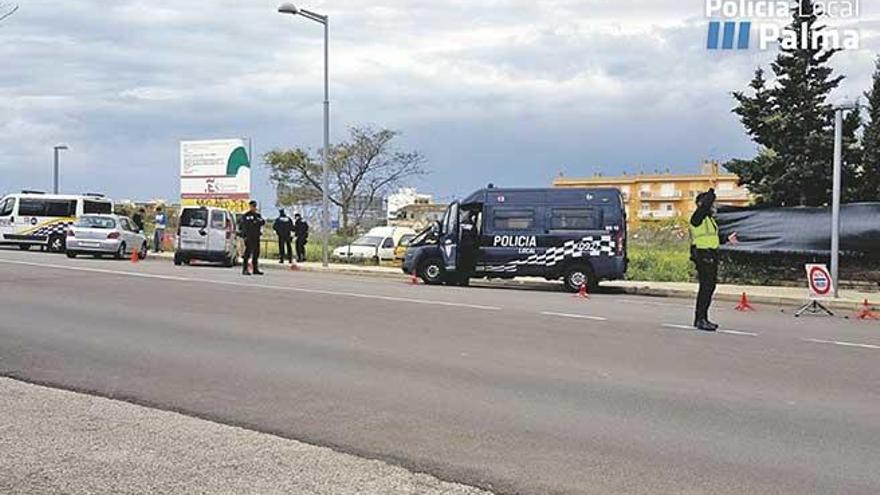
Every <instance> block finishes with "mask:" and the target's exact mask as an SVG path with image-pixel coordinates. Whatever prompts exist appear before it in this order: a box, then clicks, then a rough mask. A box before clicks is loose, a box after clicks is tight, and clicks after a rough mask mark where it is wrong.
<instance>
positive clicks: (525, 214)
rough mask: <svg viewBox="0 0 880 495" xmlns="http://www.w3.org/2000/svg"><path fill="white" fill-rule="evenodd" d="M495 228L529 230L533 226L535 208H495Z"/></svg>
mask: <svg viewBox="0 0 880 495" xmlns="http://www.w3.org/2000/svg"><path fill="white" fill-rule="evenodd" d="M494 216H495V219H494V222H493V227H494V228H495V230H529V229H533V228H534V227H535V210H533V209H531V208H496V209H495V215H494Z"/></svg>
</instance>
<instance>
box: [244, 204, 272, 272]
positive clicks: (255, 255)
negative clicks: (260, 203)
mask: <svg viewBox="0 0 880 495" xmlns="http://www.w3.org/2000/svg"><path fill="white" fill-rule="evenodd" d="M264 225H266V221H265V220H263V216H262V215H260V212H258V211H257V202H256V201H251V202H250V209H248V212H247V213H245V214H244V215H242V216H241V221H240V222H239V236H241V237H242V238H244V259H243V260H242V263H243V264H244V268H243V269H242V272H241V274H242V275H250V274H251V272H249V271H248V261H249V260H250V261H251V263H252V266H253V267H254V272H253V274H254V275H262V274H263V272H261V271H260V265H259V259H260V237H261V236H262V235H263V226H264Z"/></svg>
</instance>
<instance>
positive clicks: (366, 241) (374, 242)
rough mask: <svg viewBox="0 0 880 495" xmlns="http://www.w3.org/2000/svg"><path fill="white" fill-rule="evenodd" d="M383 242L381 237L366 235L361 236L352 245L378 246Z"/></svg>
mask: <svg viewBox="0 0 880 495" xmlns="http://www.w3.org/2000/svg"><path fill="white" fill-rule="evenodd" d="M381 243H382V238H381V237H373V236H369V235H365V236H363V237H361V238H360V239H358V240H356V241H354V242H353V243H352V244H351V245H352V246H367V247H377V246H378V245H379V244H381Z"/></svg>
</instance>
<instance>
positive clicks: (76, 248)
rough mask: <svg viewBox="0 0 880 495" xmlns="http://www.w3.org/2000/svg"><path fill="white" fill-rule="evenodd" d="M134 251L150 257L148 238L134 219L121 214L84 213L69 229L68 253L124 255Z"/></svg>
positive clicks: (73, 254)
mask: <svg viewBox="0 0 880 495" xmlns="http://www.w3.org/2000/svg"><path fill="white" fill-rule="evenodd" d="M133 251H136V252H137V253H138V258H140V259H144V258H146V257H147V238H146V236H145V235H144V234H142V233H141V232H139V231H138V230H137V227H135V226H134V222H132V221H131V220H129V219H128V218H127V217H123V216H119V215H83V216H81V217H80V218H79V220H77V221H76V223H74V224H73V225H72V226H71V227H69V228H68V229H67V257H68V258H76V257H77V255H80V254H90V255H94V256H98V257H100V256H103V255H105V254H110V255H113V256H114V257H115V258H116V259H123V258H125V257H127V256H129V255H130V254H131V253H132V252H133Z"/></svg>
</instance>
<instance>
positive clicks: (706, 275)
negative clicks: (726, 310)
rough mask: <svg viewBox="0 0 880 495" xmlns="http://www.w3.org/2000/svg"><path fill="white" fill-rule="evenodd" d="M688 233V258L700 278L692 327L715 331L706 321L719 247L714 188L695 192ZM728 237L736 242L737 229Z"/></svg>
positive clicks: (712, 291)
mask: <svg viewBox="0 0 880 495" xmlns="http://www.w3.org/2000/svg"><path fill="white" fill-rule="evenodd" d="M690 234H691V260H693V262H694V264H695V265H697V275H698V278H699V281H700V290H699V292H698V293H697V307H696V310H695V312H694V327H696V328H697V329H699V330H703V331H706V332H714V331H715V330H718V325H716V324H715V323H712V322H711V321H709V307H710V306H711V305H712V296H713V295H714V294H715V287H716V286H717V285H718V248H720V247H721V238H720V236H719V234H718V222H716V221H715V189H709V190H708V191H707V192H704V193H700V194H699V195H697V211H695V212H694V214H693V216H691V221H690ZM727 240H728V242H730V243H731V244H737V243H738V242H739V240H738V239H737V237H736V232H734V233H732V234H730V236H729V237H728V238H727Z"/></svg>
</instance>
